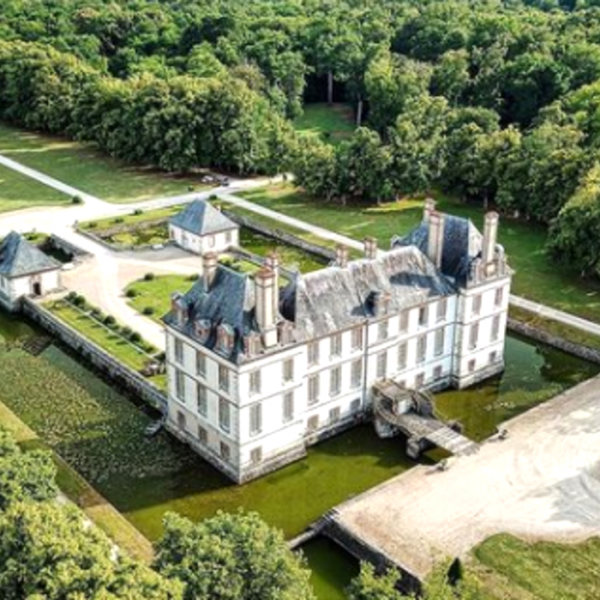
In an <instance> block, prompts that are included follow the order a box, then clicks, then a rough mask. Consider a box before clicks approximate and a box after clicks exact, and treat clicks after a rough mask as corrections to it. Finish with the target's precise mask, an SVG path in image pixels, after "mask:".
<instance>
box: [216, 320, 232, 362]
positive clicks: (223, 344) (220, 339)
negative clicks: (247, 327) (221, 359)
mask: <svg viewBox="0 0 600 600" xmlns="http://www.w3.org/2000/svg"><path fill="white" fill-rule="evenodd" d="M233 340H234V331H233V328H232V327H231V325H227V324H226V323H224V324H223V325H219V327H218V328H217V352H220V353H221V354H224V355H226V356H229V355H230V354H231V353H232V352H233Z"/></svg>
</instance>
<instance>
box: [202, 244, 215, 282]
mask: <svg viewBox="0 0 600 600" xmlns="http://www.w3.org/2000/svg"><path fill="white" fill-rule="evenodd" d="M218 264H219V257H218V255H217V253H216V252H208V253H207V254H205V255H204V256H203V257H202V270H203V271H204V282H205V284H206V289H207V290H210V288H211V287H212V285H213V282H214V280H215V275H216V273H217V266H218Z"/></svg>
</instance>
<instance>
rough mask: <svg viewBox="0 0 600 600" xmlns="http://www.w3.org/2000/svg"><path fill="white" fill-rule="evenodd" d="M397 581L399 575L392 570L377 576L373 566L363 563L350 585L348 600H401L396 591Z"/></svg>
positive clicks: (401, 597)
mask: <svg viewBox="0 0 600 600" xmlns="http://www.w3.org/2000/svg"><path fill="white" fill-rule="evenodd" d="M399 579H400V574H399V573H398V572H397V571H396V570H394V569H389V570H388V571H386V572H385V573H383V574H381V575H377V574H376V573H375V568H374V567H373V565H371V564H369V563H363V564H361V567H360V574H359V575H358V577H356V578H355V579H353V580H352V582H351V583H350V586H349V588H348V600H403V596H402V594H401V593H400V592H399V591H398V590H397V589H396V583H397V582H398V580H399Z"/></svg>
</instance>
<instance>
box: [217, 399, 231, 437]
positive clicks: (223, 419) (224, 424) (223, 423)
mask: <svg viewBox="0 0 600 600" xmlns="http://www.w3.org/2000/svg"><path fill="white" fill-rule="evenodd" d="M219 427H220V428H221V429H222V430H223V431H229V428H230V427H231V409H230V407H229V402H227V400H225V398H219Z"/></svg>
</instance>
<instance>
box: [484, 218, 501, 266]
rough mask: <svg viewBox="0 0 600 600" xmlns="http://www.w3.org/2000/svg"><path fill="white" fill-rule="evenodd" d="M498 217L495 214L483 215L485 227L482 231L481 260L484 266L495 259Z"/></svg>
mask: <svg viewBox="0 0 600 600" xmlns="http://www.w3.org/2000/svg"><path fill="white" fill-rule="evenodd" d="M499 220H500V217H499V216H498V213H496V212H489V213H487V214H486V215H485V225H484V229H483V250H482V258H483V263H484V264H485V265H489V264H490V263H492V262H494V259H495V257H496V243H497V241H498V221H499Z"/></svg>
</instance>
